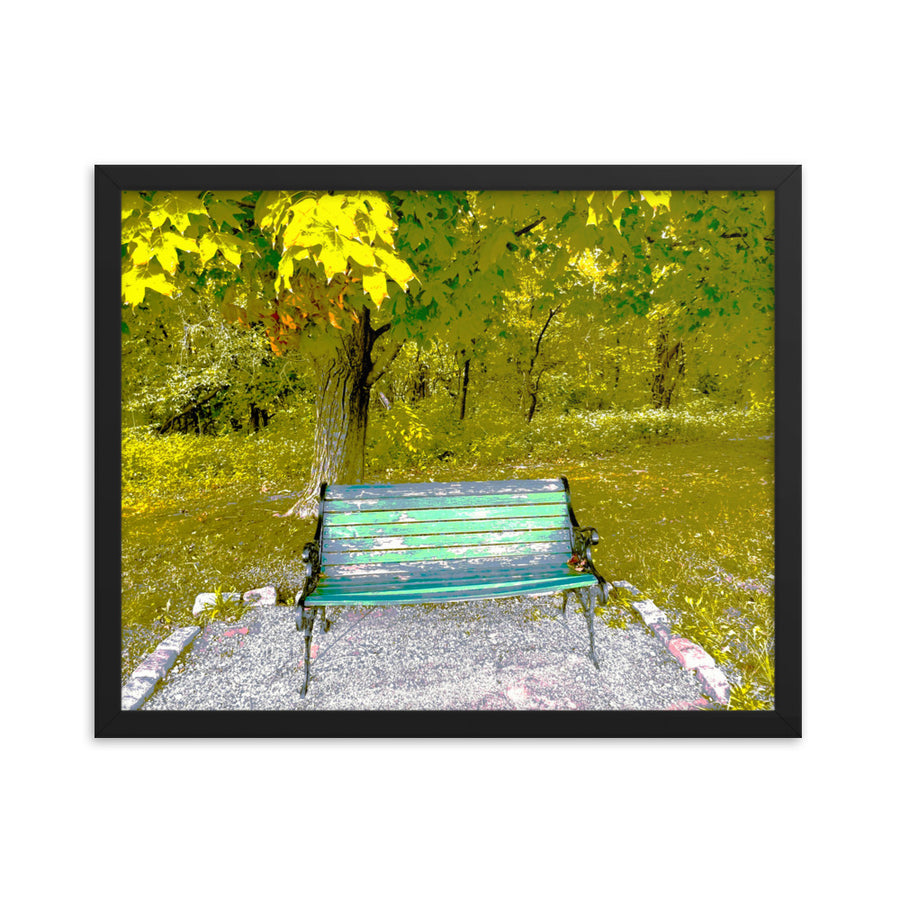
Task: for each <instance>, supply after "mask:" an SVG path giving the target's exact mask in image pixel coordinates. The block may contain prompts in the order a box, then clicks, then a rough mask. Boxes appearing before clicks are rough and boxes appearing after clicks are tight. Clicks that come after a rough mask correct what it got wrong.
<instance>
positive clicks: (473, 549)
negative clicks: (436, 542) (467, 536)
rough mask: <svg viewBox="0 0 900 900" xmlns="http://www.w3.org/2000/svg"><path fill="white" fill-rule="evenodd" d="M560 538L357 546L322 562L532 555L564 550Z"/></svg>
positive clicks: (331, 563)
mask: <svg viewBox="0 0 900 900" xmlns="http://www.w3.org/2000/svg"><path fill="white" fill-rule="evenodd" d="M569 546H570V545H569V543H568V541H566V542H565V543H563V542H551V541H545V542H528V543H522V544H471V543H470V544H469V545H468V546H450V547H448V546H444V547H419V548H415V549H409V550H360V551H356V552H351V553H343V552H329V553H328V554H323V555H322V562H323V564H324V563H325V562H327V563H328V564H330V565H338V564H340V563H348V564H357V563H377V562H381V561H382V560H391V561H392V562H415V561H416V560H428V561H429V562H430V561H432V560H442V559H476V558H478V557H485V556H490V557H509V556H533V555H534V554H536V553H553V551H554V550H559V551H560V552H564V551H565V550H566V549H568V547H569Z"/></svg>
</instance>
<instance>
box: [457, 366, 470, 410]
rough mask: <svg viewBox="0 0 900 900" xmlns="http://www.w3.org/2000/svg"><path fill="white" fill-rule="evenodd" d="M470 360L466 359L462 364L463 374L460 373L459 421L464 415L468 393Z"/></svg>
mask: <svg viewBox="0 0 900 900" xmlns="http://www.w3.org/2000/svg"><path fill="white" fill-rule="evenodd" d="M471 362H472V360H470V359H467V360H466V362H465V365H464V366H463V374H462V388H461V389H460V392H459V395H460V401H459V421H460V422H462V420H463V419H465V417H466V398H467V397H468V395H469V364H470V363H471Z"/></svg>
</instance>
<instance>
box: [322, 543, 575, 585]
mask: <svg viewBox="0 0 900 900" xmlns="http://www.w3.org/2000/svg"><path fill="white" fill-rule="evenodd" d="M570 556H571V553H570V552H569V551H568V549H567V550H566V552H565V553H559V552H557V553H539V554H535V555H534V556H519V557H506V558H497V557H489V556H487V557H482V558H480V559H443V560H435V561H432V562H428V563H422V562H391V561H390V560H385V561H382V562H378V563H365V564H359V563H357V564H347V563H341V564H339V565H327V564H323V566H322V573H323V575H324V576H325V577H326V578H343V577H345V576H352V577H354V578H360V579H371V578H377V577H379V576H382V575H383V576H387V577H391V578H394V577H399V576H402V575H406V574H410V573H413V574H414V573H416V572H424V571H428V572H432V573H434V574H438V573H440V572H444V573H446V574H448V575H452V574H462V575H465V574H466V573H472V577H473V578H474V579H477V578H480V577H481V576H482V573H486V572H488V571H489V570H491V569H494V570H497V569H501V568H502V569H504V570H506V569H525V570H530V571H533V572H541V573H543V572H545V571H548V570H554V569H555V570H557V571H560V570H561V571H563V572H565V571H568V569H567V566H566V563H567V561H568V559H569V557H570Z"/></svg>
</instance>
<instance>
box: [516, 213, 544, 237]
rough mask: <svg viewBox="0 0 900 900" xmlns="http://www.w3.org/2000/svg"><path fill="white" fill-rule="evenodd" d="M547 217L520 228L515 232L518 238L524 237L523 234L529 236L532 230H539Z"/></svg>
mask: <svg viewBox="0 0 900 900" xmlns="http://www.w3.org/2000/svg"><path fill="white" fill-rule="evenodd" d="M546 218H547V217H546V216H541V217H540V218H539V219H538V220H537V221H536V222H532V223H531V224H530V225H526V226H525V227H524V228H520V229H519V230H518V231H517V232H515V235H516V237H522V235H523V234H528V232H529V231H531V229H532V228H537V227H538V225H540V224H541V222H543V221H544V219H546Z"/></svg>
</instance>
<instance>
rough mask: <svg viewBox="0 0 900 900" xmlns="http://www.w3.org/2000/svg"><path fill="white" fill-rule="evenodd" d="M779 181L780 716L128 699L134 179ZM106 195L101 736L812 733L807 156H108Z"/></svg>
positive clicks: (405, 186)
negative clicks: (128, 359)
mask: <svg viewBox="0 0 900 900" xmlns="http://www.w3.org/2000/svg"><path fill="white" fill-rule="evenodd" d="M247 186H252V187H253V188H254V189H256V190H273V189H291V188H296V189H301V188H302V189H320V190H325V189H328V190H332V189H333V190H361V189H369V190H417V189H420V190H441V189H445V190H460V189H484V190H487V189H491V190H504V189H507V190H597V189H605V190H610V189H611V190H622V189H629V188H631V189H634V188H641V189H647V190H773V191H774V192H775V248H776V249H775V597H776V602H775V634H776V659H775V709H774V710H773V711H758V712H744V711H724V710H719V711H697V712H683V711H637V710H634V711H631V710H627V711H545V710H544V711H520V712H512V711H510V712H506V711H473V712H468V711H450V712H431V711H419V712H416V711H382V712H370V711H328V712H313V711H308V712H303V713H297V712H290V711H286V712H269V711H266V712H232V711H208V712H200V711H190V712H188V711H186V712H162V711H158V712H154V713H152V714H148V713H146V712H141V711H139V710H138V711H128V712H126V711H123V710H122V709H121V681H120V677H119V673H120V665H121V659H120V654H121V633H122V629H121V625H122V623H121V609H122V607H121V359H120V346H121V342H120V337H121V335H120V299H119V298H120V297H121V285H120V280H121V196H120V195H121V192H122V191H125V190H155V189H166V190H193V189H196V190H204V189H205V190H238V189H241V188H245V187H247ZM94 191H95V193H94V197H95V208H94V213H95V244H94V264H95V311H94V316H95V328H94V336H95V390H94V400H95V408H94V417H95V461H94V467H95V468H94V471H95V520H94V522H95V525H94V579H95V629H94V640H95V648H94V651H95V656H94V658H95V673H94V677H95V691H94V734H95V736H96V737H104V738H106V737H305V738H309V737H441V738H444V737H559V738H562V737H800V735H801V488H802V485H801V274H802V273H801V167H800V166H799V165H717V166H713V165H697V166H680V165H676V166H668V165H647V166H644V165H609V166H606V165H596V166H593V165H583V166H582V165H565V166H553V165H548V166H523V165H513V166H495V165H484V166H482V165H476V166H472V165H448V166H416V165H400V166H393V165H391V166H384V165H379V166H367V165H358V166H329V165H323V166H281V165H278V166H250V165H215V166H212V165H210V166H206V165H183V166H182V165H178V166H170V165H127V166H125V165H121V166H120V165H97V166H96V167H95V170H94Z"/></svg>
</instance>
